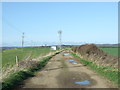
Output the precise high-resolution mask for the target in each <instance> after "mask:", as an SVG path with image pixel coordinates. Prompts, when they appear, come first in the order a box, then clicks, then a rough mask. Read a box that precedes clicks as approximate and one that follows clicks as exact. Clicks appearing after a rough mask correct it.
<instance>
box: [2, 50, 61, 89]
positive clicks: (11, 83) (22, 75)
mask: <svg viewBox="0 0 120 90" xmlns="http://www.w3.org/2000/svg"><path fill="white" fill-rule="evenodd" d="M58 53H59V52H57V53H55V54H54V55H51V56H48V57H46V58H44V59H42V60H40V62H39V64H38V65H37V66H35V67H31V68H29V69H27V70H26V71H18V72H15V73H12V74H11V75H10V76H9V77H8V78H6V79H4V82H3V83H2V90H13V88H15V87H16V86H18V85H19V84H20V82H22V81H23V80H25V79H27V78H28V77H32V76H34V74H35V72H37V71H38V70H40V69H42V68H43V67H44V66H45V65H46V64H47V62H48V61H49V60H50V59H51V58H52V57H53V56H55V55H56V54H58Z"/></svg>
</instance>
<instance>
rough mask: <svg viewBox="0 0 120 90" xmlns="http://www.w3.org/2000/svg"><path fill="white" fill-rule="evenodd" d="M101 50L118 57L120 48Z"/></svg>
mask: <svg viewBox="0 0 120 90" xmlns="http://www.w3.org/2000/svg"><path fill="white" fill-rule="evenodd" d="M100 49H102V50H103V51H104V52H106V53H109V54H111V55H113V56H118V50H119V49H120V48H100Z"/></svg>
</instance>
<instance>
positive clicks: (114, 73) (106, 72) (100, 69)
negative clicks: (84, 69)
mask: <svg viewBox="0 0 120 90" xmlns="http://www.w3.org/2000/svg"><path fill="white" fill-rule="evenodd" d="M71 55H72V56H74V57H75V58H77V59H79V60H80V62H81V63H82V64H84V65H86V66H88V67H90V68H91V69H92V70H94V71H96V72H97V73H98V74H100V75H102V76H104V77H106V78H107V79H108V80H110V81H112V82H113V84H114V85H116V86H117V87H120V85H119V82H118V81H119V78H118V77H119V75H120V72H119V71H118V70H117V68H114V67H108V66H102V65H96V64H93V62H92V61H88V60H84V59H81V58H80V57H79V56H77V55H76V54H75V53H72V54H71Z"/></svg>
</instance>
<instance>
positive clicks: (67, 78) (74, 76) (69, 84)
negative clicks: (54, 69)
mask: <svg viewBox="0 0 120 90" xmlns="http://www.w3.org/2000/svg"><path fill="white" fill-rule="evenodd" d="M57 79H58V80H57V81H58V85H59V88H85V87H88V86H89V87H90V86H92V85H95V84H96V81H95V80H93V79H91V78H90V76H89V75H88V74H86V73H83V72H81V73H79V74H78V73H77V72H69V71H67V70H63V71H62V72H61V73H60V74H59V76H57ZM85 80H88V81H89V82H90V84H86V85H82V84H81V85H80V84H75V82H80V81H85Z"/></svg>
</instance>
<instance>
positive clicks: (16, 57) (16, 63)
mask: <svg viewBox="0 0 120 90" xmlns="http://www.w3.org/2000/svg"><path fill="white" fill-rule="evenodd" d="M16 65H17V67H19V64H18V56H16Z"/></svg>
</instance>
